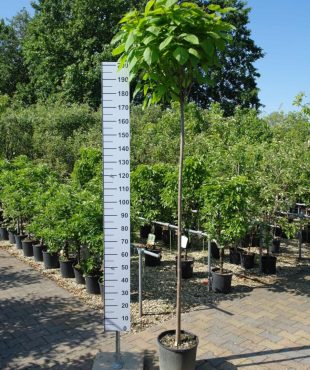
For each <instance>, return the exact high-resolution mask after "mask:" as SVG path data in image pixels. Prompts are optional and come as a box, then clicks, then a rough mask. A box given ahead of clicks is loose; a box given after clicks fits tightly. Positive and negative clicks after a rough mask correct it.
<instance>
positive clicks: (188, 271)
mask: <svg viewBox="0 0 310 370" xmlns="http://www.w3.org/2000/svg"><path fill="white" fill-rule="evenodd" d="M177 260H178V257H177V256H176V257H175V263H176V264H177ZM193 267H194V258H192V257H187V259H185V257H184V256H182V257H181V271H182V279H190V278H191V277H193ZM176 270H177V269H176ZM176 273H177V271H176Z"/></svg>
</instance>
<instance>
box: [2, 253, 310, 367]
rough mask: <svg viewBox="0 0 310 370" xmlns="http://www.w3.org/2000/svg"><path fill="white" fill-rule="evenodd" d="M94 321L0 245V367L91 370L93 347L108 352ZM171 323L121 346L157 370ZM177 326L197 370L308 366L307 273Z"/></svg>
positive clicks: (110, 343) (127, 338) (107, 340)
mask: <svg viewBox="0 0 310 370" xmlns="http://www.w3.org/2000/svg"><path fill="white" fill-rule="evenodd" d="M101 322H102V317H101V315H100V314H98V313H95V312H92V311H91V309H90V308H88V307H86V306H84V305H83V304H82V303H81V302H80V301H79V300H77V299H76V298H74V297H73V296H72V295H71V294H70V293H68V292H66V291H65V290H64V289H62V288H60V287H59V286H57V285H56V284H55V283H54V282H53V281H50V280H48V279H46V278H44V277H42V275H40V274H39V273H38V272H36V271H34V270H33V269H32V268H31V267H29V266H27V265H25V264H24V263H23V262H21V261H19V260H17V259H16V258H14V257H12V256H10V255H9V254H8V253H7V252H5V251H4V250H1V249H0V369H1V370H7V369H14V370H15V369H24V370H26V369H50V368H52V369H83V370H88V369H91V367H92V363H93V359H94V356H95V355H96V353H97V352H98V351H109V352H110V351H113V350H114V339H113V338H112V337H111V336H110V335H108V336H105V335H104V333H103V330H102V325H101ZM173 327H174V320H172V321H167V322H165V323H164V324H162V325H159V326H156V327H153V328H150V329H149V330H146V331H144V332H141V333H139V334H129V335H128V334H127V335H124V336H123V337H122V350H123V351H130V352H132V351H134V352H137V353H141V354H143V355H145V370H158V369H159V367H158V359H157V354H156V353H157V347H156V337H157V335H158V333H159V332H161V331H162V330H164V329H166V328H173ZM183 327H184V329H187V330H191V331H192V332H194V333H195V334H197V335H198V336H199V341H200V342H199V347H198V361H197V367H196V369H197V370H209V369H210V370H214V369H243V370H248V369H251V370H254V369H259V370H264V369H277V370H281V369H301V370H307V369H310V279H309V271H308V272H307V271H306V272H305V271H303V272H298V273H296V275H295V276H294V277H293V278H291V279H289V280H287V281H281V285H274V286H266V287H262V288H255V289H253V290H251V289H249V290H248V291H247V292H245V293H244V294H242V295H239V296H238V297H237V298H236V297H235V296H230V295H227V298H225V299H224V300H222V301H219V302H218V303H217V304H215V305H213V306H208V307H206V306H202V307H199V308H197V309H196V310H195V311H194V312H191V313H187V314H184V315H183ZM133 370H138V369H133ZM171 370H173V369H171Z"/></svg>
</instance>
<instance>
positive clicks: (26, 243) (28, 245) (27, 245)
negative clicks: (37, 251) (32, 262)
mask: <svg viewBox="0 0 310 370" xmlns="http://www.w3.org/2000/svg"><path fill="white" fill-rule="evenodd" d="M33 242H34V241H33V240H30V239H24V240H23V241H22V248H23V252H24V256H25V257H33V247H32V246H33Z"/></svg>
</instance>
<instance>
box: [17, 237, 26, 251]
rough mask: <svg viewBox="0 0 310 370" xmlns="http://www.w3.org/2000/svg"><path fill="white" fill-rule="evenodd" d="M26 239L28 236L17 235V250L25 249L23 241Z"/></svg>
mask: <svg viewBox="0 0 310 370" xmlns="http://www.w3.org/2000/svg"><path fill="white" fill-rule="evenodd" d="M25 238H26V235H22V234H15V244H16V248H17V249H23V245H22V240H23V239H25Z"/></svg>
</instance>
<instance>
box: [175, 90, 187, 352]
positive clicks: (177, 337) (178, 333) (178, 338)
mask: <svg viewBox="0 0 310 370" xmlns="http://www.w3.org/2000/svg"><path fill="white" fill-rule="evenodd" d="M184 105H185V100H184V96H183V95H182V96H181V99H180V158H179V183H178V262H177V302H176V303H177V312H176V316H177V325H176V332H175V346H178V345H180V342H181V282H182V280H181V235H182V173H183V157H184Z"/></svg>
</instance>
